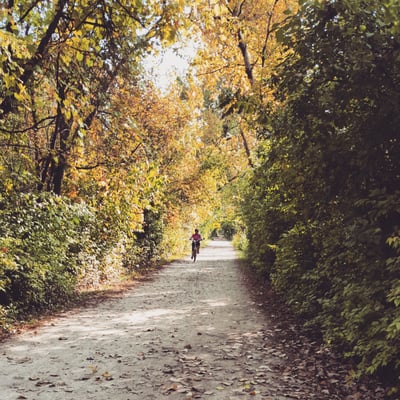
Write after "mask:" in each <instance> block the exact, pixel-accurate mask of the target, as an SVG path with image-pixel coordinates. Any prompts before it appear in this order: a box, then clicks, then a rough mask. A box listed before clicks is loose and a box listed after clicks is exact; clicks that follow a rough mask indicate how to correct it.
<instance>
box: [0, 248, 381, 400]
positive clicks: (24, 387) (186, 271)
mask: <svg viewBox="0 0 400 400" xmlns="http://www.w3.org/2000/svg"><path fill="white" fill-rule="evenodd" d="M273 324H274V323H273V322H272V320H270V319H269V318H268V317H267V316H266V315H264V313H263V311H262V309H261V308H260V307H259V305H258V304H257V303H255V302H254V301H253V299H252V298H251V297H250V294H249V292H248V289H247V287H246V285H245V284H244V282H243V279H242V273H241V271H240V268H239V264H238V262H237V260H236V254H235V252H234V250H233V248H232V246H231V244H230V243H229V242H227V241H213V242H211V243H210V245H209V246H207V247H204V248H202V249H201V251H200V254H199V258H198V261H197V262H196V263H193V262H192V261H191V260H190V258H189V256H188V257H187V259H185V260H181V261H177V262H174V263H173V264H171V265H169V266H168V267H165V268H163V269H162V270H161V271H160V272H158V273H156V274H155V276H154V278H153V279H152V280H151V281H147V282H142V283H141V284H139V285H138V286H136V287H133V288H132V289H129V290H128V291H126V292H124V294H123V295H122V296H121V297H120V298H114V299H111V300H107V301H105V302H102V303H100V304H99V305H96V306H92V307H89V308H87V309H84V310H80V311H73V312H67V313H65V314H63V315H62V316H61V317H58V318H56V319H54V320H53V321H50V322H48V323H46V324H45V325H44V326H42V327H40V328H39V329H38V330H37V331H36V332H32V331H30V332H25V333H23V334H21V335H19V336H17V337H14V338H12V339H10V340H8V341H6V342H4V343H2V344H1V345H0V346H1V359H0V398H1V399H2V400H5V399H6V400H17V399H29V400H46V399H49V400H50V399H51V400H58V399H60V400H61V399H63V400H78V399H86V400H89V399H96V400H103V399H104V400H106V399H107V400H109V399H113V400H134V399H153V400H154V399H162V398H165V397H168V398H170V399H190V398H203V399H249V398H252V399H253V398H254V399H264V400H265V399H274V400H283V399H329V400H332V399H345V398H347V397H345V396H344V394H343V390H345V389H344V388H345V387H346V385H345V384H344V381H343V380H341V379H338V377H337V376H336V375H335V374H336V372H332V371H331V372H329V371H322V372H321V374H325V375H324V379H325V383H322V382H323V381H321V378H319V377H318V375H317V374H316V373H314V372H313V373H311V374H310V373H306V372H307V369H306V367H304V368H305V369H304V368H303V367H301V366H302V365H307V362H308V363H311V364H315V363H314V361H315V360H314V361H313V359H312V358H311V355H310V354H308V357H309V359H307V358H303V357H301V356H299V355H297V359H296V358H295V359H293V357H292V358H291V356H290V355H289V353H288V352H286V350H285V349H287V348H288V347H291V346H288V342H287V341H286V340H284V341H281V342H279V341H278V340H277V338H276V333H277V332H280V333H281V330H280V329H278V328H277V327H276V326H274V325H273ZM296 360H297V361H296ZM296 363H297V364H296ZM304 363H306V364H304ZM299 371H304V372H305V373H304V374H302V373H299ZM329 374H331V375H329ZM327 376H330V377H331V379H330V381H329V385H328V381H327V379H326V377H327ZM334 378H335V379H334ZM346 390H348V391H349V392H348V393H351V391H352V390H353V391H354V390H355V389H354V387H353V388H351V387H347V388H346ZM376 394H377V392H376V393H375V397H374V398H378V397H377V396H376ZM356 395H357V393H355V396H356ZM364 395H365V396H367V394H366V393H364ZM365 396H364V397H362V398H369V397H365ZM348 398H349V399H351V398H354V399H355V398H356V397H348ZM358 398H360V397H358ZM371 398H372V397H371Z"/></svg>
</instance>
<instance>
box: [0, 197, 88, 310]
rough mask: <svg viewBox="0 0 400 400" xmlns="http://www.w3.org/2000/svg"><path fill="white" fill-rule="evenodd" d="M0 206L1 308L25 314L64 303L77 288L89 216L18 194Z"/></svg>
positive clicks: (53, 199)
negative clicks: (79, 257) (79, 256)
mask: <svg viewBox="0 0 400 400" xmlns="http://www.w3.org/2000/svg"><path fill="white" fill-rule="evenodd" d="M1 203H2V204H1V211H0V220H1V226H0V243H1V245H0V247H1V251H0V304H1V305H2V306H3V307H4V308H5V309H9V310H18V311H19V312H26V311H28V310H29V311H35V310H36V311H39V310H42V309H48V308H51V307H53V306H54V305H57V304H62V303H65V302H66V301H68V300H69V299H70V297H71V295H72V294H73V293H74V291H75V288H76V283H77V279H78V276H79V272H80V271H79V267H80V264H79V262H78V255H79V253H80V252H81V251H82V246H84V241H83V240H82V237H83V236H84V232H85V230H86V229H87V227H86V224H87V223H88V222H89V221H90V220H91V219H92V218H93V215H92V213H91V212H90V211H89V210H88V209H87V208H86V207H84V206H81V205H78V204H69V203H68V202H65V201H64V200H63V199H62V198H60V197H57V196H52V195H49V194H42V195H40V196H36V195H31V194H21V195H18V196H16V197H13V198H12V199H10V198H2V199H1Z"/></svg>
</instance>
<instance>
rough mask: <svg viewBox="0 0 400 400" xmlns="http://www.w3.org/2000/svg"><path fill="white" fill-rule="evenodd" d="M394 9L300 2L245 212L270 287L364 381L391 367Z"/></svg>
mask: <svg viewBox="0 0 400 400" xmlns="http://www.w3.org/2000/svg"><path fill="white" fill-rule="evenodd" d="M395 3H396V2H389V3H385V4H382V3H381V2H375V1H372V2H369V3H368V4H367V3H365V2H353V1H342V2H336V1H332V2H322V1H303V2H301V6H300V10H299V12H298V13H297V14H296V15H295V16H293V17H292V18H290V19H289V20H288V21H287V23H286V24H285V26H284V28H283V29H281V30H280V31H279V32H278V38H280V40H281V42H282V43H283V45H284V46H286V50H287V53H286V56H285V58H284V60H283V61H282V63H281V64H280V65H279V67H278V68H277V69H276V73H275V75H274V76H273V77H272V79H271V83H272V84H273V87H274V90H275V98H276V103H275V104H276V105H275V106H274V107H271V108H270V109H269V110H267V111H268V113H269V121H270V125H269V126H270V130H269V131H270V134H269V135H265V136H264V137H265V142H266V144H267V145H263V148H262V149H261V151H260V154H261V155H262V163H261V165H260V168H258V169H257V171H256V175H255V176H254V179H253V181H252V184H253V185H255V186H256V187H257V191H256V193H257V195H258V196H257V197H256V198H255V199H254V198H253V200H252V202H251V205H252V209H251V214H250V210H249V209H246V207H245V210H246V215H247V216H248V217H247V222H248V228H249V230H250V238H251V239H252V241H253V247H252V248H253V249H254V250H255V251H257V250H256V249H257V248H258V247H257V244H259V245H260V248H261V249H263V248H264V249H265V245H264V247H262V244H261V243H260V241H259V240H258V239H257V234H258V233H259V230H258V225H257V224H255V225H252V223H253V222H254V221H257V220H260V221H263V226H264V227H265V230H266V232H265V236H266V238H267V240H268V244H267V247H268V248H269V249H271V250H272V251H273V252H272V253H270V255H272V258H270V260H269V263H268V267H267V268H266V272H267V273H268V274H269V276H270V278H271V279H272V282H273V284H274V286H275V287H276V288H277V289H278V290H280V291H282V292H284V293H285V296H286V299H287V301H288V303H289V304H291V305H292V307H293V308H294V309H295V310H296V311H297V312H298V313H300V314H302V315H303V316H305V317H306V318H307V319H308V321H309V324H313V325H314V326H317V327H318V328H319V329H321V331H322V332H323V335H324V337H325V339H326V341H327V342H328V343H329V344H331V345H335V346H337V348H340V349H341V350H342V351H343V352H344V353H346V354H348V355H352V356H355V357H357V358H358V360H360V366H361V370H362V371H363V372H364V373H365V372H369V373H372V372H374V371H376V370H379V369H381V368H384V367H385V366H390V367H392V368H398V367H399V364H398V361H397V360H398V354H399V348H400V346H399V337H400V336H399V331H398V330H397V328H396V327H397V326H398V325H397V324H398V321H399V308H398V306H399V302H398V297H397V293H398V289H397V286H398V282H399V280H398V279H399V275H398V271H399V269H398V265H399V264H398V261H399V253H398V245H397V243H398V227H399V221H400V216H399V213H398V210H397V209H396V206H395V204H397V202H398V199H399V194H400V191H399V189H400V187H399V172H400V171H399V163H398V157H397V154H399V150H400V149H399V141H398V133H397V129H396V128H395V127H396V126H398V123H399V121H398V118H399V116H398V112H397V111H396V110H397V107H398V106H397V104H398V100H399V98H398V96H399V95H398V93H399V87H398V82H399V80H398V60H399V58H398V55H399V45H398V44H399V43H400V41H399V40H400V38H399V32H398V29H397V27H396V23H395V22H394V21H396V20H397V19H398V17H399V16H398V15H397V13H398V7H397V5H396V4H395ZM249 196H250V194H249V195H248V197H247V199H249ZM251 196H254V194H251ZM255 210H258V211H255ZM250 217H251V218H250ZM276 228H277V229H276ZM262 256H263V254H262V253H261V254H260V253H258V258H259V259H261V260H262Z"/></svg>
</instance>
